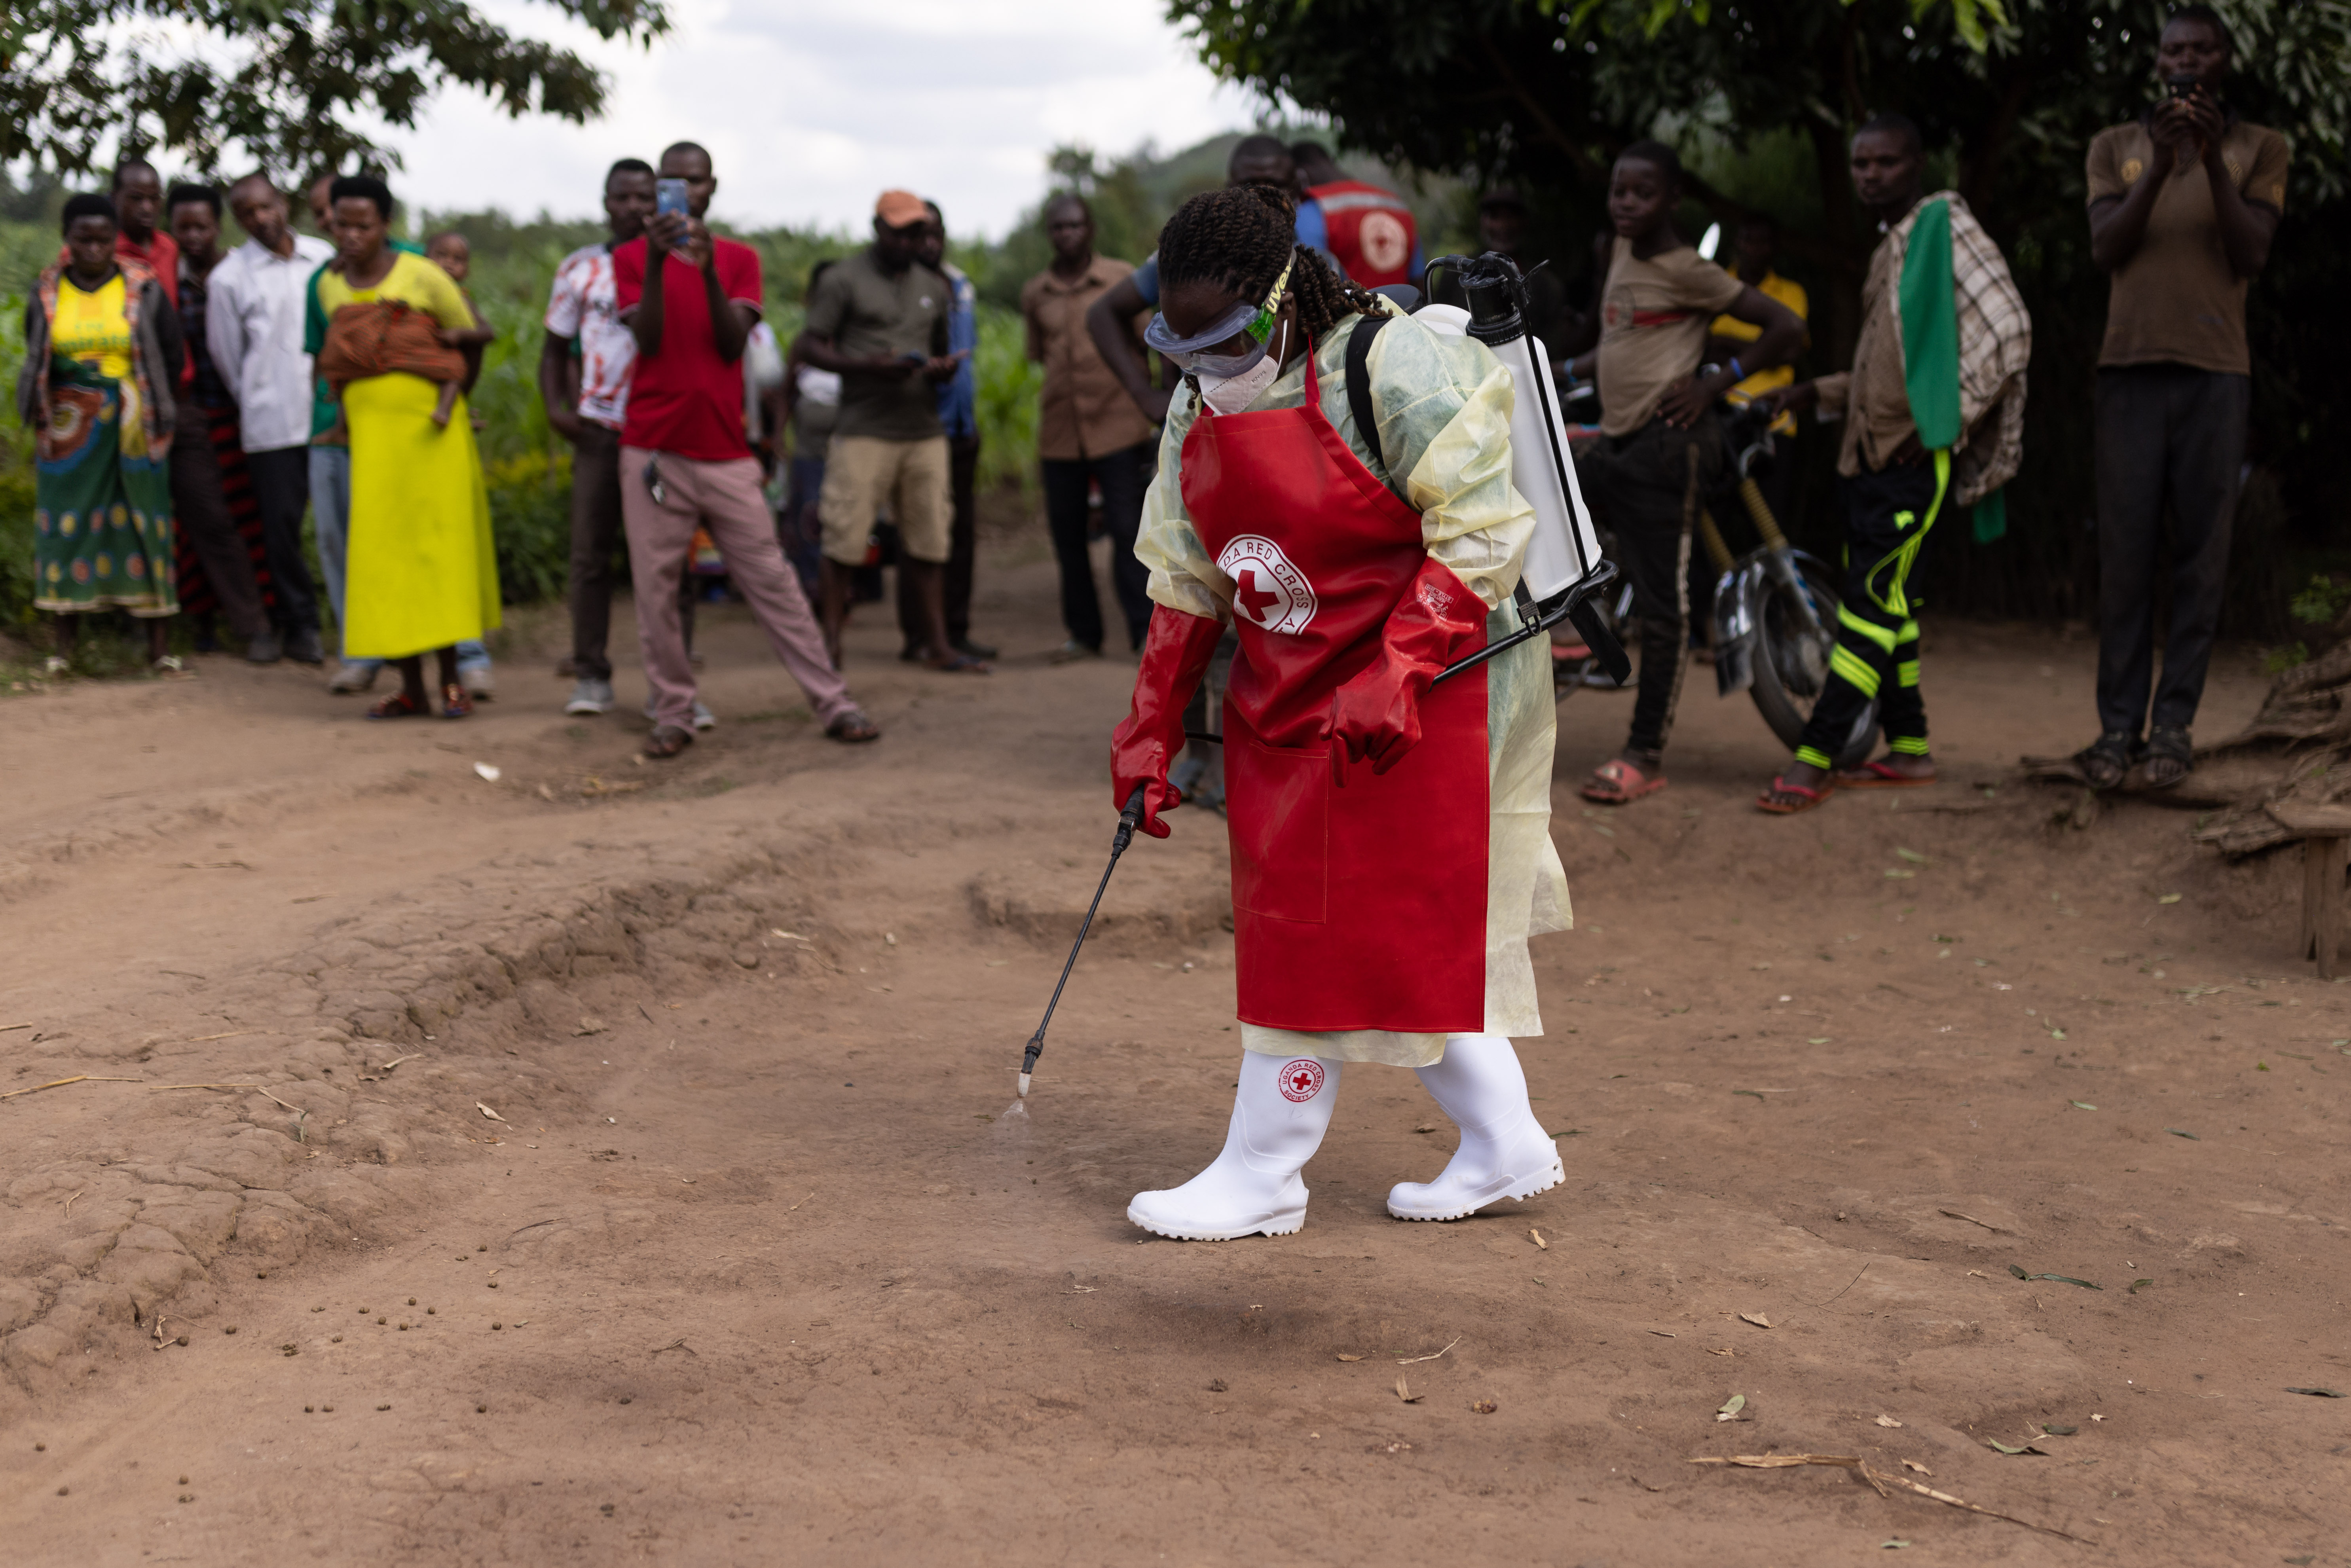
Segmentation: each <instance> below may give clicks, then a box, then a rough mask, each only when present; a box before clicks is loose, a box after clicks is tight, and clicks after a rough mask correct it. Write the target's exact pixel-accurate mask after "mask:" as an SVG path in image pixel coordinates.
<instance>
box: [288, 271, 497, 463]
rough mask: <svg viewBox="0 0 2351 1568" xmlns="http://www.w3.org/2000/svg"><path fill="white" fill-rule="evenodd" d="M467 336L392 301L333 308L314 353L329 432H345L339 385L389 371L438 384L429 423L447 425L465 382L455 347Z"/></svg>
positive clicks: (462, 365)
mask: <svg viewBox="0 0 2351 1568" xmlns="http://www.w3.org/2000/svg"><path fill="white" fill-rule="evenodd" d="M471 336H472V334H470V333H468V332H466V331H465V330H462V329H456V328H444V327H442V326H440V325H439V324H438V323H436V322H435V321H434V319H433V318H432V317H430V316H428V315H426V314H425V313H424V312H423V311H421V310H415V309H412V308H410V307H409V306H408V305H407V304H406V303H405V302H404V301H402V300H397V299H379V300H371V301H369V302H366V303H363V304H353V305H346V306H344V307H342V308H340V309H339V310H337V311H336V312H335V315H334V319H332V320H331V321H329V322H328V324H327V340H326V344H325V346H324V347H323V348H322V349H320V350H319V375H320V376H321V377H322V378H324V380H325V381H326V382H327V387H328V390H329V392H330V393H332V395H333V397H334V400H335V403H336V407H337V409H338V413H337V414H336V418H335V434H337V435H338V436H344V434H345V433H344V429H343V421H342V415H341V413H340V408H341V405H342V401H343V389H344V388H345V387H347V386H349V385H350V383H351V382H355V381H359V380H361V379H362V378H364V377H367V376H380V375H384V374H387V373H389V372H392V371H405V372H406V373H408V374H409V375H413V376H422V377H423V378H424V379H425V380H426V381H428V382H434V383H435V384H436V385H437V386H438V387H439V388H440V396H439V397H438V398H437V399H435V400H434V404H433V423H434V424H435V425H438V426H439V427H441V428H442V429H444V430H445V429H447V428H448V425H449V420H450V416H451V415H452V414H453V413H455V411H456V407H457V393H458V392H459V391H460V390H461V389H462V388H463V386H464V383H465V356H464V355H463V354H461V353H459V352H458V351H457V348H458V345H459V344H460V343H461V342H463V341H465V340H468V339H469V338H470V337H471ZM346 438H347V437H346Z"/></svg>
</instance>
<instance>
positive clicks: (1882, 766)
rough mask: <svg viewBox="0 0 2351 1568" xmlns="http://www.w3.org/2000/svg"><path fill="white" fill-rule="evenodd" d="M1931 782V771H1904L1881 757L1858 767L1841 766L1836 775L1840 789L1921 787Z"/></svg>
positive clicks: (1932, 777)
mask: <svg viewBox="0 0 2351 1568" xmlns="http://www.w3.org/2000/svg"><path fill="white" fill-rule="evenodd" d="M1933 782H1935V776H1934V775H1933V774H1932V773H1905V772H1903V771H1902V769H1900V768H1896V767H1895V766H1894V764H1892V763H1891V762H1888V761H1886V759H1885V758H1882V757H1881V758H1876V760H1874V761H1869V762H1865V763H1863V764H1862V765H1861V766H1860V767H1858V768H1839V769H1838V770H1837V776H1836V787H1837V788H1838V789H1925V788H1926V787H1927V786H1928V785H1929V784H1932V783H1933Z"/></svg>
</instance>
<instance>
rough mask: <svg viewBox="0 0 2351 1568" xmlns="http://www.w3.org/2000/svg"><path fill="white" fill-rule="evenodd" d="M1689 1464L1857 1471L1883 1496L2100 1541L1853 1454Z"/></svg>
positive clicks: (1753, 1457) (2084, 1541)
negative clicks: (1890, 1490) (1900, 1494)
mask: <svg viewBox="0 0 2351 1568" xmlns="http://www.w3.org/2000/svg"><path fill="white" fill-rule="evenodd" d="M1689 1462H1690V1463H1691V1464H1693V1465H1738V1466H1740V1467H1742V1468H1743V1469H1750V1470H1781V1469H1793V1468H1794V1467H1796V1466H1798V1465H1832V1466H1834V1467H1835V1468H1837V1469H1846V1470H1851V1471H1853V1472H1854V1473H1855V1474H1856V1475H1858V1476H1859V1477H1861V1479H1863V1480H1865V1481H1867V1482H1868V1483H1869V1485H1870V1486H1871V1488H1872V1489H1874V1490H1876V1493H1877V1495H1878V1496H1880V1497H1885V1496H1886V1495H1887V1492H1886V1488H1887V1487H1900V1488H1901V1489H1902V1490H1904V1491H1907V1492H1916V1493H1917V1495H1918V1496H1920V1497H1923V1498H1929V1499H1932V1500H1934V1501H1936V1502H1939V1503H1946V1504H1948V1505H1949V1506H1950V1507H1952V1508H1962V1509H1965V1510H1967V1511H1969V1512H1970V1513H1980V1514H1982V1515H1983V1516H1984V1517H1985V1518H1987V1519H2004V1520H2006V1521H2008V1522H2009V1523H2011V1524H2021V1525H2022V1526H2024V1528H2025V1529H2027V1530H2037V1531H2040V1532H2041V1533H2042V1534H2043V1535H2053V1536H2055V1537H2057V1539H2059V1540H2060V1541H2075V1542H2081V1543H2082V1544H2083V1545H2085V1546H2095V1545H2096V1544H2097V1542H2095V1541H2091V1540H2088V1539H2086V1538H2085V1537H2083V1536H2079V1535H2069V1534H2067V1533H2066V1532H2065V1531H2062V1530H2055V1529H2052V1528H2051V1527H2050V1526H2048V1525H2045V1524H2035V1523H2033V1522H2032V1521H2031V1520H2029V1519H2019V1518H2017V1517H2016V1515H2014V1514H2012V1513H2001V1511H1998V1510H1997V1509H1990V1508H1978V1507H1977V1506H1976V1505H1975V1504H1974V1503H1971V1502H1970V1501H1968V1500H1966V1499H1965V1498H1957V1497H1953V1496H1952V1495H1951V1494H1950V1493H1949V1492H1947V1491H1937V1490H1935V1489H1934V1488H1933V1487H1930V1486H1926V1485H1923V1484H1921V1483H1920V1482H1917V1481H1914V1480H1911V1479H1907V1477H1903V1476H1889V1475H1887V1474H1886V1473H1885V1472H1884V1471H1883V1470H1879V1469H1873V1468H1871V1466H1870V1463H1869V1461H1868V1460H1866V1459H1864V1458H1858V1457H1857V1456H1855V1455H1851V1454H1737V1455H1732V1456H1730V1457H1729V1458H1696V1459H1692V1460H1690V1461H1689Z"/></svg>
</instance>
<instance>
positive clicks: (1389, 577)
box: [1183, 344, 1489, 1034]
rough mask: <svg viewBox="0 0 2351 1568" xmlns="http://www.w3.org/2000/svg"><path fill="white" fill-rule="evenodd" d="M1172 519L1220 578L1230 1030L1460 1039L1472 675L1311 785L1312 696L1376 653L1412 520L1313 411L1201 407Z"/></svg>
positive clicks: (1474, 723)
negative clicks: (1368, 752)
mask: <svg viewBox="0 0 2351 1568" xmlns="http://www.w3.org/2000/svg"><path fill="white" fill-rule="evenodd" d="M1183 493H1184V505H1185V507H1186V509H1188V510H1189V511H1190V513H1191V515H1192V520H1193V522H1194V524H1195V526H1196V528H1198V530H1199V533H1200V538H1201V539H1202V541H1203V542H1204V543H1206V544H1207V549H1208V553H1209V555H1210V556H1212V557H1214V558H1215V559H1216V561H1217V566H1218V568H1219V569H1220V570H1222V571H1224V573H1225V574H1226V575H1227V576H1228V577H1229V578H1231V579H1232V580H1233V585H1234V593H1233V625H1234V629H1235V631H1236V632H1238V635H1239V639H1240V652H1239V653H1238V656H1237V657H1235V659H1234V660H1233V670H1232V679H1231V684H1230V685H1229V686H1228V689H1227V692H1226V697H1225V798H1226V813H1227V818H1228V822H1229V824H1230V827H1231V832H1232V848H1233V935H1234V953H1235V958H1236V963H1237V966H1238V992H1239V1003H1240V1006H1239V1015H1240V1019H1241V1021H1242V1022H1244V1023H1253V1024H1258V1025H1261V1026H1263V1027H1266V1028H1270V1029H1288V1030H1315V1031H1324V1030H1357V1029H1372V1030H1396V1031H1399V1032H1405V1033H1416V1034H1418V1033H1447V1034H1474V1033H1476V1032H1478V1031H1479V1030H1480V1029H1481V1028H1482V1026H1483V1025H1484V1022H1485V1011H1486V848H1487V833H1488V827H1489V822H1488V818H1489V811H1488V788H1489V773H1488V764H1487V757H1486V671H1485V667H1484V666H1483V665H1480V666H1479V667H1478V668H1476V669H1475V670H1472V671H1470V672H1468V673H1467V674H1461V675H1458V676H1456V677H1455V678H1454V679H1452V680H1450V681H1447V682H1446V683H1445V684H1444V685H1441V686H1437V687H1436V688H1434V689H1433V690H1431V691H1430V692H1429V694H1428V695H1427V696H1426V697H1425V698H1424V699H1423V700H1422V702H1421V706H1420V723H1421V741H1420V744H1419V745H1418V746H1416V747H1413V749H1412V750H1411V751H1410V752H1409V753H1407V754H1406V755H1405V758H1404V759H1403V760H1402V761H1401V762H1398V763H1397V764H1396V765H1395V767H1393V768H1389V769H1388V771H1387V772H1386V773H1384V774H1380V775H1374V773H1373V772H1372V769H1371V767H1370V765H1369V764H1368V763H1358V764H1355V765H1353V766H1352V767H1350V768H1348V770H1347V782H1346V785H1345V787H1344V788H1340V787H1337V786H1334V785H1333V784H1332V779H1331V762H1330V754H1329V744H1328V743H1327V742H1326V741H1325V740H1324V739H1323V738H1322V732H1323V728H1324V726H1325V725H1326V724H1327V723H1328V722H1329V716H1330V706H1331V696H1332V693H1334V692H1335V691H1337V690H1338V689H1339V687H1340V686H1341V685H1343V684H1344V683H1345V682H1346V681H1347V680H1348V679H1349V678H1350V677H1351V676H1353V675H1354V674H1357V673H1358V672H1360V671H1361V670H1363V669H1364V667H1365V666H1366V665H1368V664H1371V663H1372V661H1373V659H1374V657H1376V656H1377V654H1378V653H1379V643H1380V632H1381V628H1382V627H1383V626H1384V624H1385V623H1386V621H1387V617H1388V613H1389V612H1391V611H1392V610H1394V609H1395V605H1396V603H1397V602H1398V601H1400V600H1401V599H1402V598H1403V596H1404V593H1405V589H1406V588H1407V587H1408V586H1409V585H1410V584H1411V582H1412V580H1413V578H1414V577H1415V575H1416V574H1417V573H1418V572H1419V570H1420V565H1421V562H1422V560H1423V559H1426V554H1427V551H1426V547H1425V546H1424V545H1423V544H1422V542H1421V533H1420V514H1419V513H1417V512H1416V511H1414V510H1413V509H1412V507H1408V506H1406V505H1405V503H1404V502H1402V501H1400V500H1398V499H1397V498H1396V497H1395V494H1394V492H1392V491H1390V490H1389V489H1388V487H1387V486H1384V485H1383V484H1381V483H1380V482H1379V480H1378V479H1376V478H1374V476H1373V475H1372V472H1371V470H1369V469H1368V468H1366V467H1364V465H1363V463H1362V462H1361V461H1359V460H1358V459H1357V458H1356V456H1355V455H1354V453H1353V452H1352V451H1350V450H1349V449H1348V446H1347V443H1346V441H1345V440H1344V439H1343V437H1342V436H1341V435H1340V434H1339V433H1338V431H1337V430H1335V429H1334V428H1332V424H1331V422H1330V420H1329V419H1328V418H1326V417H1325V416H1324V415H1323V413H1322V398H1321V395H1320V393H1319V392H1318V390H1317V387H1316V384H1315V374H1314V355H1313V349H1312V346H1311V344H1310V345H1309V346H1308V350H1307V356H1306V402H1304V403H1303V404H1302V405H1301V406H1300V407H1298V408H1282V409H1265V410H1260V411H1258V412H1255V413H1227V414H1219V413H1214V412H1212V411H1210V410H1208V409H1207V408H1203V409H1202V410H1201V411H1200V414H1199V417H1198V418H1197V419H1196V421H1195V422H1194V423H1193V425H1192V431H1191V434H1189V435H1188V436H1186V438H1185V442H1184V483H1183Z"/></svg>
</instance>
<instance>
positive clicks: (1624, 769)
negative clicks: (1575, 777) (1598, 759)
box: [1583, 757, 1666, 806]
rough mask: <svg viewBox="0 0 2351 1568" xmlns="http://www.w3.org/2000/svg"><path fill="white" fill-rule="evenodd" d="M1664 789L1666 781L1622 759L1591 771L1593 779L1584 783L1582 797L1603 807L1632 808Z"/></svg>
mask: <svg viewBox="0 0 2351 1568" xmlns="http://www.w3.org/2000/svg"><path fill="white" fill-rule="evenodd" d="M1665 787H1666V781H1665V779H1661V778H1660V779H1653V778H1650V777H1649V776H1648V775H1646V774H1645V773H1643V772H1642V771H1641V770H1640V769H1639V768H1635V767H1634V766H1633V765H1632V764H1631V763H1629V762H1627V761H1625V759H1624V758H1621V757H1620V758H1615V759H1614V760H1613V761H1608V762H1604V763H1602V764H1601V765H1600V766H1599V767H1597V768H1593V770H1592V777H1591V778H1590V779H1586V780H1584V784H1583V798H1584V799H1585V800H1591V801H1593V802H1595V803H1596V804H1599V805H1603V806H1629V805H1631V804H1632V803H1633V802H1634V801H1635V800H1639V799H1640V798H1641V797H1642V796H1644V795H1654V794H1656V792H1657V791H1658V790H1660V789H1664V788H1665Z"/></svg>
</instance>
